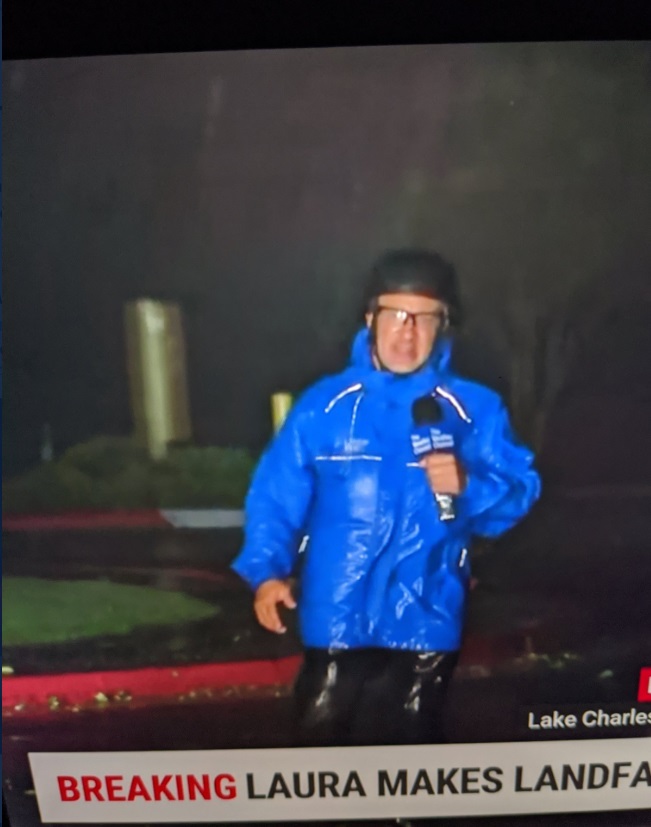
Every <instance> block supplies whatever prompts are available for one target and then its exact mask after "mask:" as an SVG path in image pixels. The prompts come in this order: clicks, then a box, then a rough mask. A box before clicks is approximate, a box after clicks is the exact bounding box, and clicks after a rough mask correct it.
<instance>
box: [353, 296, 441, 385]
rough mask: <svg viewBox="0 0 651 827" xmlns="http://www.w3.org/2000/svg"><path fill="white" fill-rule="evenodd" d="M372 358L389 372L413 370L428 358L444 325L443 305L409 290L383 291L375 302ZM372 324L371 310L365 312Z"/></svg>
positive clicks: (369, 322)
mask: <svg viewBox="0 0 651 827" xmlns="http://www.w3.org/2000/svg"><path fill="white" fill-rule="evenodd" d="M376 316H377V323H376V328H375V330H376V336H375V347H376V355H375V356H374V361H375V362H376V367H384V368H385V369H386V370H390V371H391V372H392V373H412V372H413V371H415V370H418V368H420V367H422V366H423V364H424V363H425V362H426V361H427V359H428V358H429V355H430V353H431V352H432V348H433V347H434V343H435V341H436V336H437V334H438V332H439V330H440V329H441V328H442V327H443V324H444V320H445V305H444V304H443V302H440V301H439V300H438V299H430V298H427V297H426V296H416V295H413V294H412V293H386V294H385V295H382V296H380V297H379V298H378V301H377V310H376ZM366 323H367V325H368V326H369V327H370V326H371V324H372V323H373V313H370V312H369V313H367V314H366Z"/></svg>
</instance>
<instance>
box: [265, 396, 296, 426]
mask: <svg viewBox="0 0 651 827" xmlns="http://www.w3.org/2000/svg"><path fill="white" fill-rule="evenodd" d="M293 402H294V400H293V399H292V395H291V393H286V392H284V391H283V392H279V393H273V394H272V395H271V420H272V422H273V427H274V432H275V433H278V431H279V430H280V429H281V427H282V424H283V422H284V421H285V419H286V417H287V414H288V413H289V411H290V409H291V407H292V403H293Z"/></svg>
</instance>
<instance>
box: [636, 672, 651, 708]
mask: <svg viewBox="0 0 651 827" xmlns="http://www.w3.org/2000/svg"><path fill="white" fill-rule="evenodd" d="M637 699H638V701H646V702H647V703H650V702H651V666H644V667H643V668H642V669H641V670H640V685H639V687H638V690H637Z"/></svg>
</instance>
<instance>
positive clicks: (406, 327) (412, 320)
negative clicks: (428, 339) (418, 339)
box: [400, 313, 416, 336]
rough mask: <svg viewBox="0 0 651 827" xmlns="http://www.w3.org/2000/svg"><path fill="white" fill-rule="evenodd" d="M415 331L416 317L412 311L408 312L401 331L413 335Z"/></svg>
mask: <svg viewBox="0 0 651 827" xmlns="http://www.w3.org/2000/svg"><path fill="white" fill-rule="evenodd" d="M415 331H416V317H415V316H412V315H411V314H410V313H408V314H407V315H406V316H405V320H404V321H403V323H402V327H401V328H400V332H401V333H402V334H403V335H407V336H413V334H414V333H415Z"/></svg>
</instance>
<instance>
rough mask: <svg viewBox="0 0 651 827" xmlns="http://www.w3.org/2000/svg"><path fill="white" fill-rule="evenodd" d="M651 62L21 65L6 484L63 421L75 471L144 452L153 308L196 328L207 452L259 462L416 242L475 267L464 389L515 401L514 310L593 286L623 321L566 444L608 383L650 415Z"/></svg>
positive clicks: (284, 55)
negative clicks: (137, 357)
mask: <svg viewBox="0 0 651 827" xmlns="http://www.w3.org/2000/svg"><path fill="white" fill-rule="evenodd" d="M650 54H651V50H650V47H649V46H648V44H627V43H610V44H554V45H545V44H537V45H536V44H527V45H517V44H516V45H508V46H490V45H481V46H458V45H453V46H436V47H395V48H355V49H324V50H294V51H274V52H241V53H206V54H192V55H146V56H132V57H115V58H110V57H100V58H76V59H58V60H42V61H33V62H13V63H8V64H5V66H4V67H3V68H4V72H3V106H4V119H3V181H4V205H3V209H4V261H3V263H4V289H5V302H4V329H5V348H4V357H5V377H4V378H5V383H4V388H5V408H4V416H3V422H4V435H5V441H4V445H5V450H4V456H5V461H4V470H5V473H7V472H9V473H12V472H14V471H15V470H17V469H20V468H22V467H25V466H26V465H29V464H31V463H33V462H35V461H36V460H37V458H38V446H39V440H40V434H41V431H42V427H43V424H44V423H45V422H48V423H50V424H51V426H52V430H53V434H54V439H55V444H56V447H57V449H58V450H61V449H63V448H65V447H67V446H68V445H70V444H73V443H75V442H78V441H81V440H82V439H86V438H88V437H90V436H92V435H94V434H98V433H115V434H122V433H128V432H129V431H130V429H131V419H130V412H129V401H128V388H127V378H126V367H125V352H124V344H123V339H124V332H123V325H122V308H123V304H124V302H125V301H126V300H128V299H129V298H134V297H138V296H153V297H161V298H166V299H173V300H176V301H179V302H180V303H181V304H182V306H183V309H184V313H185V322H186V331H187V341H188V369H189V377H190V386H191V408H192V418H193V424H194V432H195V436H196V438H197V440H198V441H199V442H202V443H207V442H209V443H219V444H234V445H239V444H244V445H250V446H252V447H258V446H259V445H260V444H261V443H262V442H263V441H264V440H265V438H266V437H267V435H268V433H269V427H270V424H269V417H268V413H267V411H268V394H269V393H270V392H271V391H272V390H274V389H278V388H281V387H288V388H290V389H291V390H299V389H300V388H301V387H303V386H304V385H305V383H306V382H308V381H310V380H311V379H313V378H315V377H316V376H317V375H318V374H319V373H320V372H322V371H323V370H332V369H336V368H337V367H338V365H339V364H340V362H341V358H342V354H343V352H344V351H343V346H344V343H345V342H346V341H347V339H348V337H349V335H350V333H351V332H352V330H353V329H354V325H355V320H356V310H357V304H356V297H357V296H358V294H359V289H360V286H361V280H362V277H363V273H364V271H365V269H366V268H367V267H368V265H369V264H370V262H371V261H372V259H373V258H374V257H375V256H377V255H378V254H379V253H380V252H381V251H382V250H383V249H384V248H386V247H390V246H394V245H398V244H406V243H416V242H417V243H423V244H427V245H429V246H434V247H437V248H440V249H441V251H442V252H443V253H444V254H446V255H448V256H449V257H451V258H452V259H453V260H454V261H455V262H456V263H457V265H458V267H459V271H460V275H461V278H462V284H463V289H464V295H465V296H466V298H467V302H466V303H467V304H468V308H469V326H468V333H467V336H466V339H465V340H464V341H463V342H462V343H461V347H460V361H461V363H462V367H464V368H465V369H467V370H468V371H469V372H470V373H471V375H475V376H477V377H479V378H482V379H486V380H488V381H490V382H491V383H492V384H495V385H497V386H498V387H501V389H503V390H504V389H508V387H507V386H508V379H507V378H505V377H508V369H507V366H506V365H505V359H507V357H506V356H505V351H504V348H503V347H502V346H501V345H500V340H499V330H498V331H497V333H495V332H494V331H493V329H492V328H491V326H490V324H488V323H487V322H486V324H484V323H483V322H484V321H485V320H486V319H487V318H488V317H490V316H495V318H497V317H498V315H499V314H498V313H493V310H494V309H495V308H496V307H497V308H498V309H499V305H500V304H503V303H504V301H505V299H504V297H505V295H508V296H509V297H510V298H509V301H515V300H514V299H513V298H512V297H513V296H515V295H516V293H517V292H518V290H520V289H521V290H522V294H523V296H524V298H523V299H522V302H524V305H525V315H526V313H533V316H535V314H536V310H535V308H538V307H541V308H547V309H549V308H550V307H551V306H552V305H553V304H554V302H556V303H558V304H559V307H561V308H563V307H564V304H563V303H564V302H565V300H566V298H567V296H568V295H570V294H571V295H574V294H575V293H577V291H573V290H569V289H568V288H567V284H573V280H578V281H577V284H578V283H579V282H581V286H582V289H583V286H584V285H583V283H584V282H585V285H587V286H588V288H590V289H591V288H592V286H593V283H594V290H593V291H592V292H595V291H596V292H598V291H601V292H602V293H603V295H604V296H605V298H603V299H601V301H602V304H603V303H604V302H606V303H608V302H613V303H614V304H617V308H618V310H617V313H619V316H618V317H617V318H615V319H614V321H613V319H612V318H611V319H610V321H609V323H608V325H607V326H604V325H603V324H602V325H601V326H600V327H599V328H597V329H598V330H599V331H600V333H598V334H597V335H596V338H595V333H594V332H592V333H590V331H593V330H594V328H590V327H586V331H588V332H589V333H590V335H591V336H592V337H593V338H592V340H590V336H588V340H589V341H588V347H587V349H586V348H585V347H584V351H585V353H584V352H583V351H582V353H583V355H582V357H581V358H582V359H583V360H584V365H583V368H582V369H581V370H580V371H579V372H578V373H577V376H576V377H575V380H574V382H573V385H572V387H573V388H574V391H573V398H574V400H575V401H574V403H573V404H574V406H575V407H574V409H573V410H572V411H570V412H568V414H567V416H566V418H565V419H564V420H562V421H561V422H560V424H558V426H557V431H558V433H564V431H563V429H564V428H565V430H567V427H568V426H567V422H569V421H571V420H572V417H574V418H576V417H579V413H577V411H578V410H579V409H578V408H577V407H576V406H577V405H579V406H580V404H585V405H588V406H589V405H592V404H593V403H592V402H590V403H588V402H586V401H585V400H587V399H588V398H589V397H590V390H591V388H590V387H588V386H587V379H586V378H585V377H588V376H590V375H592V376H594V375H595V372H596V375H597V376H598V384H600V385H601V386H602V390H603V387H606V386H608V387H612V393H611V397H613V398H614V396H615V395H617V394H620V395H621V391H622V386H625V388H626V389H627V392H628V390H631V389H632V390H631V395H630V398H631V399H634V400H639V399H641V400H642V402H640V403H639V404H638V401H635V405H636V406H637V407H636V411H638V409H639V407H640V404H641V405H645V404H647V403H646V402H645V401H644V400H645V399H646V397H644V394H643V393H642V391H641V390H640V388H641V386H642V385H643V384H644V383H645V381H646V380H648V378H649V372H648V370H647V371H646V373H645V371H644V369H643V368H642V367H641V366H640V363H641V361H642V359H641V357H640V348H643V347H644V346H648V345H649V337H648V335H647V337H646V339H645V335H646V334H645V331H646V330H648V328H649V325H648V321H649V289H648V273H649V267H650V265H651V250H650V247H649V239H648V238H647V236H648V226H649V218H650V217H651V182H650V172H651V114H650V113H651V90H650V85H649V84H650V81H649V77H650V76H651V72H650V71H649V69H650V68H651V62H650V59H649V58H650ZM604 285H606V287H605V288H604ZM604 290H605V293H604V292H603V291H604ZM579 292H580V291H579ZM588 292H590V291H588ZM581 295H583V293H581ZM600 295H601V293H600ZM620 305H621V307H620ZM627 307H628V308H629V309H630V308H635V310H636V313H637V317H639V318H637V320H636V321H635V323H633V324H632V323H631V322H630V318H629V321H628V322H626V323H624V322H622V319H621V317H622V314H624V316H625V315H626V313H627V312H628V311H627V309H626V308H627ZM516 311H517V306H516ZM517 312H519V311H517ZM545 312H547V311H545ZM559 312H563V311H559ZM617 313H615V314H614V315H615V316H617ZM611 315H612V314H611ZM618 319H619V320H618ZM604 343H606V344H604ZM604 348H605V355H604V352H603V351H604ZM507 361H508V360H507ZM591 370H592V374H591V373H590V371H591ZM636 371H637V373H636ZM581 377H584V381H583V384H582V383H581V381H580V379H581ZM604 377H607V378H604ZM591 381H593V380H591ZM647 385H648V383H647ZM566 397H567V393H566ZM570 397H572V394H570ZM590 398H591V397H590ZM577 399H578V402H577ZM581 400H583V402H582V401H581ZM561 401H562V397H561ZM559 404H560V403H559ZM631 404H632V403H631ZM557 407H558V406H557ZM648 410H649V411H650V412H651V409H648ZM557 419H558V416H557ZM572 421H573V420H572ZM572 427H574V426H572ZM650 458H651V452H650Z"/></svg>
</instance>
